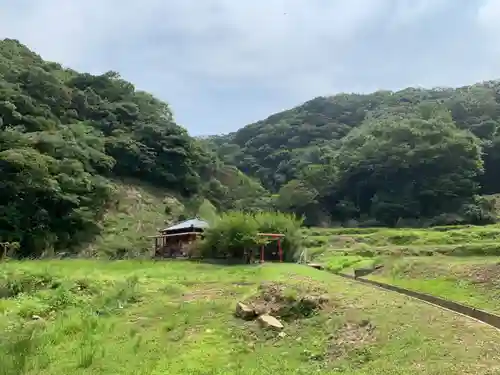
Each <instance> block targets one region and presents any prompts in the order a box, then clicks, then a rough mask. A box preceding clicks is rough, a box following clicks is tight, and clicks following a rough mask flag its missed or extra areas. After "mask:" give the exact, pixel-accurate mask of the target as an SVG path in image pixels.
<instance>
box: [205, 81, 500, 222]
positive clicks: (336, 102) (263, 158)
mask: <svg viewBox="0 0 500 375" xmlns="http://www.w3.org/2000/svg"><path fill="white" fill-rule="evenodd" d="M499 126H500V82H498V81H491V82H484V83H480V84H476V85H472V86H466V87H461V88H457V89H453V88H436V89H417V88H408V89H405V90H401V91H397V92H392V91H378V92H375V93H372V94H367V95H359V94H340V95H336V96H332V97H318V98H315V99H313V100H311V101H308V102H306V103H304V104H303V105H300V106H298V107H295V108H293V109H291V110H287V111H284V112H281V113H278V114H274V115H272V116H270V117H268V118H267V119H265V120H263V121H259V122H257V123H254V124H251V125H248V126H245V127H244V128H242V129H240V130H238V131H237V132H235V133H231V134H229V135H225V136H215V137H212V138H211V140H210V143H211V144H212V147H213V148H214V149H215V150H216V151H217V152H218V154H219V156H220V157H221V158H222V159H223V160H224V161H226V162H227V163H230V164H233V165H235V166H237V167H238V168H240V169H241V170H242V171H243V172H245V173H247V174H248V175H251V176H254V177H257V178H258V179H260V181H261V182H262V184H263V185H264V186H265V187H266V188H268V189H269V190H271V191H273V192H276V193H278V198H279V199H278V200H279V202H280V203H278V206H279V207H280V208H281V209H288V210H291V211H294V212H299V213H300V212H301V213H305V214H306V215H307V216H308V217H309V218H310V219H311V220H313V222H317V221H318V220H322V219H319V217H323V218H324V219H325V220H334V221H345V220H348V219H349V218H356V219H360V218H362V217H365V218H367V217H369V218H376V219H377V220H378V221H382V222H385V223H387V224H394V223H395V222H396V221H398V220H400V219H404V218H407V219H411V220H420V219H421V218H424V217H425V218H436V217H440V218H439V219H436V220H437V221H432V222H441V221H443V220H444V221H446V222H448V221H452V222H455V221H459V222H461V221H464V220H465V221H476V222H482V221H488V220H491V219H492V218H491V217H490V215H489V214H487V213H486V212H485V210H484V208H485V204H486V203H485V201H484V199H481V200H480V202H478V198H477V197H475V194H477V193H482V194H486V193H488V194H490V193H497V192H500V177H499V176H498V173H497V168H498V165H499V164H498V163H497V159H498V160H500V133H499V130H498V129H499ZM465 202H467V203H465ZM486 206H487V205H486ZM443 215H444V216H446V218H447V219H446V220H445V219H444V218H443ZM313 217H315V219H312V218H313Z"/></svg>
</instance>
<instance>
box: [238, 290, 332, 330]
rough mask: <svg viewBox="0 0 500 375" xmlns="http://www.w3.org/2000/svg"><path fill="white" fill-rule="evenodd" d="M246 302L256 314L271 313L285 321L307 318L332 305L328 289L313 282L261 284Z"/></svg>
mask: <svg viewBox="0 0 500 375" xmlns="http://www.w3.org/2000/svg"><path fill="white" fill-rule="evenodd" d="M244 303H245V304H246V305H248V306H249V307H251V308H252V309H253V311H254V312H255V315H256V316H259V315H263V314H270V315H272V316H275V317H279V318H281V319H283V320H285V321H286V320H294V319H300V318H306V317H309V316H312V315H313V314H314V313H315V312H316V311H318V310H321V309H323V308H325V307H326V306H327V305H330V306H331V300H330V298H329V297H328V294H327V293H326V291H325V290H324V289H322V288H320V287H318V286H313V285H312V284H304V285H284V284H280V283H264V284H261V285H260V286H259V289H258V293H257V294H256V295H254V296H252V297H251V298H249V299H247V300H246V301H244Z"/></svg>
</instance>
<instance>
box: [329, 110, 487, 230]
mask: <svg viewBox="0 0 500 375" xmlns="http://www.w3.org/2000/svg"><path fill="white" fill-rule="evenodd" d="M337 166H338V171H339V172H338V173H339V188H340V190H342V191H343V192H344V194H345V196H347V197H349V198H350V199H351V200H352V201H353V202H355V203H356V206H357V207H358V208H359V209H360V211H361V212H370V210H372V209H373V213H374V214H375V215H377V213H379V214H378V215H377V216H378V217H379V218H380V219H381V220H383V221H384V222H386V223H388V224H390V223H393V222H394V220H397V219H398V218H399V217H419V216H423V217H431V216H433V215H436V214H439V213H441V212H449V210H454V209H457V207H458V206H459V205H460V204H461V203H462V202H463V201H464V200H467V199H471V198H472V197H473V196H474V194H475V193H476V192H477V190H478V184H477V182H476V178H477V177H478V176H479V175H480V174H481V173H482V168H483V161H482V159H481V146H480V142H479V140H478V139H477V138H476V137H475V136H473V135H472V134H471V133H469V132H467V131H463V130H459V129H458V128H457V127H456V126H455V125H454V123H453V122H452V120H451V118H448V119H444V118H438V119H429V120H422V119H419V118H412V119H403V120H400V119H397V118H389V119H383V120H380V121H374V122H370V123H367V124H365V125H363V126H362V127H360V128H359V129H356V130H354V131H353V132H352V133H351V134H349V135H348V136H347V137H346V138H345V139H344V140H343V142H342V146H341V148H340V150H339V153H338V158H337ZM353 187H355V188H354V189H353ZM382 207H383V209H382ZM389 212H392V214H389ZM381 215H382V216H381Z"/></svg>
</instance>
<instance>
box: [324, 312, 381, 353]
mask: <svg viewBox="0 0 500 375" xmlns="http://www.w3.org/2000/svg"><path fill="white" fill-rule="evenodd" d="M375 341H376V336H375V325H373V324H372V323H371V322H370V321H369V320H362V321H361V322H359V323H354V322H346V323H345V324H344V325H343V326H342V327H341V328H340V329H339V330H338V331H337V332H335V333H334V334H332V335H331V336H330V343H329V350H328V353H329V357H330V358H331V359H338V358H342V357H345V356H346V355H349V353H352V352H353V351H354V352H357V353H356V354H361V351H362V349H363V348H365V347H366V346H368V345H370V344H372V343H374V342H375Z"/></svg>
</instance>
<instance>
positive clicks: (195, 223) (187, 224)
mask: <svg viewBox="0 0 500 375" xmlns="http://www.w3.org/2000/svg"><path fill="white" fill-rule="evenodd" d="M191 227H193V228H199V229H205V228H208V223H207V222H206V221H204V220H200V219H190V220H186V221H182V222H180V223H177V224H175V225H172V226H171V227H168V228H165V229H163V230H162V232H166V231H170V230H180V229H189V228H191Z"/></svg>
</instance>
